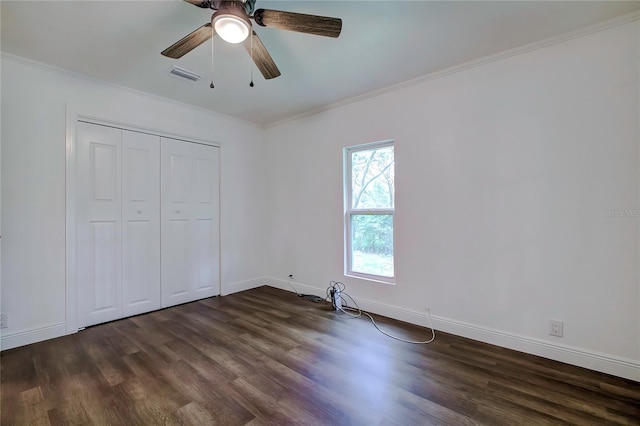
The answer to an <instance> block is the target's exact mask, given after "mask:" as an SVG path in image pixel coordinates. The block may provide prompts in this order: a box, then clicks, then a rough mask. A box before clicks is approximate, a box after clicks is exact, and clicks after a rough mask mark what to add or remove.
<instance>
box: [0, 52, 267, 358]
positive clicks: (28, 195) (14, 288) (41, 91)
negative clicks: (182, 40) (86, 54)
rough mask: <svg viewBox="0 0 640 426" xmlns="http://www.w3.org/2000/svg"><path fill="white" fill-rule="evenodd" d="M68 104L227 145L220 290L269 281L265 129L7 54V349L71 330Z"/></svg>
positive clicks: (4, 189) (224, 149) (4, 68)
mask: <svg viewBox="0 0 640 426" xmlns="http://www.w3.org/2000/svg"><path fill="white" fill-rule="evenodd" d="M185 84H188V83H185ZM66 104H69V105H70V106H72V108H73V109H75V111H76V112H78V113H83V114H89V115H97V116H98V117H101V118H104V119H107V120H111V121H116V122H120V123H125V124H130V125H134V126H137V127H142V128H149V129H156V130H159V131H162V132H165V133H171V134H175V135H181V136H185V137H188V138H195V139H201V140H206V141H211V142H215V143H219V144H221V147H222V151H221V156H222V157H221V185H222V187H221V256H222V259H221V262H222V265H221V267H222V277H221V278H222V294H228V293H230V292H233V291H237V290H241V289H245V288H248V287H252V286H256V285H261V284H262V283H263V281H261V280H260V277H262V276H263V275H264V229H265V226H264V222H263V221H262V219H261V216H260V215H256V212H259V211H261V210H262V209H263V206H264V202H265V198H264V192H265V191H264V187H263V183H262V182H263V181H264V179H263V177H264V174H265V167H264V163H263V155H264V144H263V141H262V137H263V135H262V129H261V128H259V127H256V126H253V125H250V124H248V123H244V122H240V121H237V120H233V119H230V118H226V117H223V116H220V115H216V114H213V113H209V112H206V111H203V110H200V109H195V108H191V107H188V106H185V105H181V104H177V103H173V102H170V101H166V100H163V99H160V98H156V97H152V96H148V95H145V94H141V93H137V92H133V91H130V90H127V89H123V88H118V87H116V86H112V85H108V84H104V83H100V82H97V81H93V80H89V79H86V78H83V77H79V76H75V75H73V74H69V73H64V72H58V71H56V70H52V69H48V68H44V67H40V66H37V65H34V64H31V63H26V62H23V61H22V60H20V59H18V58H14V57H9V56H3V57H2V166H1V171H2V178H1V182H2V212H1V217H2V281H1V282H2V305H1V308H0V309H1V312H2V313H6V314H8V315H9V321H8V322H9V328H7V329H4V330H2V332H3V333H2V347H3V349H6V348H8V347H11V346H16V345H20V344H26V343H30V342H34V341H37V340H42V339H44V338H48V337H55V336H59V335H60V334H61V333H64V325H65V105H66Z"/></svg>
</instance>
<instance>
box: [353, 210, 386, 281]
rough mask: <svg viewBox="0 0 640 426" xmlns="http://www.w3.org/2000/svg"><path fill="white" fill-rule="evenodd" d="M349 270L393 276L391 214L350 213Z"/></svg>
mask: <svg viewBox="0 0 640 426" xmlns="http://www.w3.org/2000/svg"><path fill="white" fill-rule="evenodd" d="M351 270H352V271H353V272H360V273H363V274H371V275H382V276H385V277H393V215H390V214H353V215H351Z"/></svg>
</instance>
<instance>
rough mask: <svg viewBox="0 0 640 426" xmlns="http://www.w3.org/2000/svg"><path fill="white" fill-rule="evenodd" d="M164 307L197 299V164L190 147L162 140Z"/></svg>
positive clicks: (170, 140)
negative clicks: (195, 217)
mask: <svg viewBox="0 0 640 426" xmlns="http://www.w3.org/2000/svg"><path fill="white" fill-rule="evenodd" d="M161 157H162V158H161V189H162V207H161V212H162V225H161V228H162V229H161V236H162V243H161V246H162V250H161V265H162V268H161V270H162V306H163V307H167V306H172V305H176V304H179V303H185V302H189V301H191V300H194V298H193V294H192V293H193V290H192V289H193V288H194V287H196V285H195V284H194V278H195V276H196V274H195V273H194V271H193V264H194V260H193V252H194V250H193V246H192V244H191V241H192V239H193V236H192V233H193V225H192V224H193V197H194V190H193V188H194V182H195V173H194V166H193V164H194V162H193V155H192V152H191V144H190V143H185V142H183V141H178V140H174V139H167V138H162V144H161Z"/></svg>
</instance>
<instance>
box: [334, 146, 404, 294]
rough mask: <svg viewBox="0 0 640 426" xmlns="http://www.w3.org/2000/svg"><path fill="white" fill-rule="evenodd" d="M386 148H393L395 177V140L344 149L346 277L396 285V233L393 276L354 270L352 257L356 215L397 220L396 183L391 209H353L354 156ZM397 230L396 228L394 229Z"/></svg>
mask: <svg viewBox="0 0 640 426" xmlns="http://www.w3.org/2000/svg"><path fill="white" fill-rule="evenodd" d="M385 147H393V163H394V175H395V142H394V140H392V139H390V140H384V141H378V142H370V143H366V144H360V145H354V146H349V147H346V148H344V158H343V160H344V182H343V189H344V275H345V276H347V277H354V278H360V279H364V280H369V281H375V282H380V283H385V284H395V282H396V277H395V275H396V272H395V271H396V268H395V231H392V232H393V233H392V237H391V238H392V246H393V256H392V257H393V276H386V275H377V274H370V273H364V272H358V271H354V270H353V256H352V245H353V242H352V239H353V233H352V227H351V219H352V217H353V216H354V215H390V216H391V221H392V223H394V219H395V199H396V189H395V182H394V187H393V199H394V203H393V204H394V206H393V207H391V208H359V209H355V208H353V200H352V198H353V188H352V183H353V181H352V172H353V165H352V154H353V153H355V152H360V151H369V150H372V149H379V148H385ZM394 228H395V227H394Z"/></svg>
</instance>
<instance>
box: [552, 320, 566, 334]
mask: <svg viewBox="0 0 640 426" xmlns="http://www.w3.org/2000/svg"><path fill="white" fill-rule="evenodd" d="M549 326H550V327H549V334H550V335H552V336H557V337H562V333H563V328H564V323H563V322H562V321H558V320H550V321H549Z"/></svg>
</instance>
